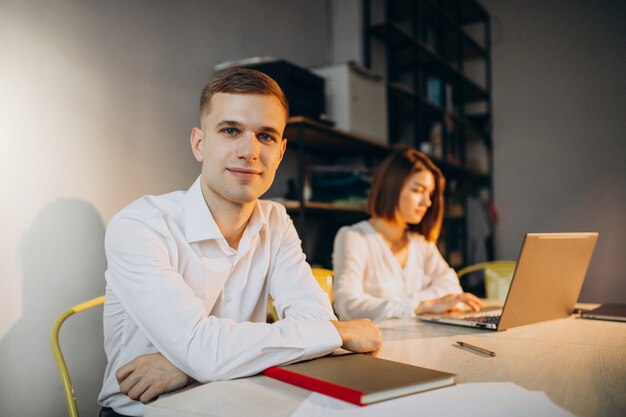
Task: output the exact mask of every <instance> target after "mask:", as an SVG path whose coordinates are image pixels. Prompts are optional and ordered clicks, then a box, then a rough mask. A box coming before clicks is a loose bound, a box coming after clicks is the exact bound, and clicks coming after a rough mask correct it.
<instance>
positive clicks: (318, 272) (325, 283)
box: [267, 268, 333, 322]
mask: <svg viewBox="0 0 626 417" xmlns="http://www.w3.org/2000/svg"><path fill="white" fill-rule="evenodd" d="M311 271H312V272H313V276H314V277H315V279H316V280H317V283H318V284H319V285H320V287H322V289H323V290H324V292H325V293H326V295H328V299H329V300H330V303H331V304H332V303H333V271H332V270H331V269H326V268H311ZM267 314H268V315H269V317H270V320H271V321H272V322H274V321H278V314H277V313H276V309H275V308H274V302H273V300H272V298H271V297H270V300H269V305H268V308H267Z"/></svg>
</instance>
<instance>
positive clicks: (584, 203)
mask: <svg viewBox="0 0 626 417" xmlns="http://www.w3.org/2000/svg"><path fill="white" fill-rule="evenodd" d="M481 3H482V4H484V6H485V7H486V9H487V10H488V12H489V13H490V14H491V16H492V19H493V57H492V59H493V74H494V75H493V89H494V112H495V120H494V138H495V194H496V207H497V209H498V211H499V214H500V222H499V224H498V242H497V248H498V254H499V257H500V258H515V257H517V255H518V251H519V248H520V243H521V241H522V238H523V235H524V233H526V232H543V231H546V232H559V231H598V232H599V233H600V239H599V241H598V245H597V247H596V251H595V254H594V257H593V259H592V263H591V266H590V269H589V272H588V275H587V279H586V281H585V284H584V287H583V291H582V293H581V296H580V301H585V302H611V301H613V302H626V279H625V276H624V271H626V257H625V256H624V237H625V233H624V232H625V231H626V215H625V213H626V180H625V179H626V117H625V113H624V111H625V108H626V77H624V75H625V74H626V49H625V48H624V45H625V44H626V25H625V24H624V22H626V3H624V2H623V1H622V0H611V1H609V0H600V1H593V2H592V1H583V0H552V1H543V0H534V1H524V2H520V1H514V0H507V1H502V0H483V1H482V2H481Z"/></svg>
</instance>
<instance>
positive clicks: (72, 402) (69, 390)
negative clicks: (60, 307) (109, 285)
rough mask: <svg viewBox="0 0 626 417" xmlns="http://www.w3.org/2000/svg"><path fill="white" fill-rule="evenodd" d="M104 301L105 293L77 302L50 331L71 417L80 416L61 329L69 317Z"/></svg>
mask: <svg viewBox="0 0 626 417" xmlns="http://www.w3.org/2000/svg"><path fill="white" fill-rule="evenodd" d="M103 303H104V295H102V296H100V297H96V298H92V299H91V300H88V301H85V302H84V303H80V304H77V305H75V306H73V307H70V308H69V309H67V310H66V311H65V312H63V313H61V315H59V317H57V319H56V321H55V322H54V325H53V326H52V330H51V331H50V345H51V346H52V354H53V355H54V361H55V362H56V364H57V368H59V376H60V377H61V383H62V384H63V393H64V394H65V401H66V402H67V411H68V413H69V415H70V417H78V410H77V408H76V396H75V395H74V387H73V386H72V380H71V379H70V374H69V372H68V371H67V365H66V364H65V358H64V357H63V353H62V352H61V346H60V345H59V330H61V325H62V324H63V322H64V321H65V320H66V319H67V318H68V317H69V316H72V315H74V314H76V313H80V312H81V311H85V310H89V309H90V308H92V307H96V306H99V305H101V304H103Z"/></svg>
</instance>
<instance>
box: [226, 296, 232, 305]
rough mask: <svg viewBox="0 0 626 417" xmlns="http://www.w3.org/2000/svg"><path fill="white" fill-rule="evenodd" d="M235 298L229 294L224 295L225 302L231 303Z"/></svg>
mask: <svg viewBox="0 0 626 417" xmlns="http://www.w3.org/2000/svg"><path fill="white" fill-rule="evenodd" d="M232 300H233V297H231V296H230V295H227V296H226V297H224V302H227V303H230V302H231V301H232Z"/></svg>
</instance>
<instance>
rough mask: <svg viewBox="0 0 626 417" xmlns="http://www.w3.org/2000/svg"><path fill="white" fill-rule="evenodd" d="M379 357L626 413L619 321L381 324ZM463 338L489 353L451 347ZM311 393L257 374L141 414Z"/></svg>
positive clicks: (227, 416)
mask: <svg viewBox="0 0 626 417" xmlns="http://www.w3.org/2000/svg"><path fill="white" fill-rule="evenodd" d="M381 328H382V330H383V339H384V344H383V348H382V350H381V353H380V357H381V358H385V359H390V360H395V361H399V362H406V363H411V364H415V365H419V366H424V367H428V368H433V369H438V370H442V371H447V372H452V373H455V374H456V375H457V377H456V382H457V383H465V382H487V381H491V382H498V381H511V382H514V383H516V384H518V385H520V386H521V387H523V388H526V389H528V390H541V391H545V392H546V394H547V395H548V396H549V397H550V399H551V400H552V401H553V402H554V403H556V404H557V405H559V406H561V407H563V408H565V409H566V410H568V411H570V412H572V413H574V414H576V415H579V416H626V324H624V323H616V322H604V321H595V320H583V319H579V318H576V317H570V318H567V319H561V320H552V321H548V322H543V323H536V324H531V325H527V326H522V327H518V328H513V329H509V330H507V331H504V332H492V331H486V330H480V329H471V328H462V327H457V326H447V325H442V324H431V323H422V322H419V321H415V320H410V319H398V320H388V321H385V322H383V323H381ZM457 340H462V341H465V342H469V343H472V344H475V345H478V346H480V347H484V348H486V349H489V350H492V351H495V352H496V357H493V358H492V357H490V356H485V355H482V354H479V353H474V352H473V351H469V350H466V349H463V348H460V347H458V346H457V345H456V344H455V342H456V341H457ZM309 394H310V391H307V390H304V389H301V388H297V387H295V386H292V385H289V384H285V383H282V382H280V381H276V380H274V379H272V378H267V377H264V376H255V377H251V378H243V379H239V380H234V381H223V382H213V383H209V384H204V385H198V386H196V387H193V388H190V389H188V390H186V391H182V392H179V393H176V394H173V395H169V396H165V397H163V398H160V399H159V400H157V401H155V402H153V403H151V404H149V405H148V406H146V413H145V415H146V417H163V416H170V417H178V416H194V417H199V416H212V417H222V416H224V417H239V416H242V417H243V416H259V417H262V416H273V417H275V416H289V415H290V414H291V413H292V412H293V411H294V410H295V409H296V408H297V407H298V405H299V404H300V403H301V402H302V401H303V400H304V399H305V398H306V397H307V396H308V395H309Z"/></svg>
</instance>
